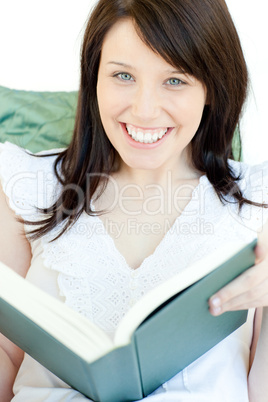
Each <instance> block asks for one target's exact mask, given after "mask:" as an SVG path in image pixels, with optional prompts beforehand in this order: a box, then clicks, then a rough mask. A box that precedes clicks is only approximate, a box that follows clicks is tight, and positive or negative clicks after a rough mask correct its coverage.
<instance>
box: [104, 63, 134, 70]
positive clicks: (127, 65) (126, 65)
mask: <svg viewBox="0 0 268 402" xmlns="http://www.w3.org/2000/svg"><path fill="white" fill-rule="evenodd" d="M107 64H115V65H117V66H122V67H126V68H132V69H133V70H135V67H133V66H131V65H130V64H126V63H121V62H120V61H109V62H108V63H107Z"/></svg>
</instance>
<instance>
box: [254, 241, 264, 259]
mask: <svg viewBox="0 0 268 402" xmlns="http://www.w3.org/2000/svg"><path fill="white" fill-rule="evenodd" d="M265 255H266V247H264V245H263V244H262V243H258V244H257V246H256V247H255V257H256V258H255V264H259V263H260V262H261V261H262V260H263V259H264V258H265Z"/></svg>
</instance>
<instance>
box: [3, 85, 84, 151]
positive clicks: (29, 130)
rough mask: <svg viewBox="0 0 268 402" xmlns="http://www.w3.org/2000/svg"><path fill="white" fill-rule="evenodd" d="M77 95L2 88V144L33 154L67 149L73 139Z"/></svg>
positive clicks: (74, 93) (73, 93)
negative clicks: (11, 144)
mask: <svg viewBox="0 0 268 402" xmlns="http://www.w3.org/2000/svg"><path fill="white" fill-rule="evenodd" d="M76 106H77V92H33V91H18V90H14V89H9V88H5V87H1V86H0V142H4V141H9V142H12V143H14V144H17V145H19V146H21V147H23V148H26V149H28V150H30V151H32V152H38V151H41V150H46V149H52V148H59V147H60V148H61V147H66V146H67V145H68V144H69V142H70V140H71V137H72V133H73V128H74V120H75V112H76Z"/></svg>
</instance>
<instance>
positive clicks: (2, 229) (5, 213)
mask: <svg viewBox="0 0 268 402" xmlns="http://www.w3.org/2000/svg"><path fill="white" fill-rule="evenodd" d="M0 261H2V262H4V263H5V264H6V265H9V266H10V267H12V268H13V269H14V270H15V271H16V272H18V273H19V274H20V275H22V276H25V275H26V273H27V270H28V268H29V266H30V261H31V249H30V245H29V243H28V241H27V240H26V237H25V233H24V229H23V224H21V223H19V222H18V221H17V219H16V216H15V214H14V213H13V212H12V211H11V209H10V208H9V206H8V202H7V200H6V197H5V195H4V193H3V190H2V188H1V186H0ZM22 359H23V352H22V351H21V350H20V349H19V348H18V347H17V346H15V345H14V344H13V343H11V342H10V341H9V340H8V339H6V338H5V337H4V336H3V335H1V334H0V400H1V401H2V402H8V401H10V400H11V397H12V386H13V382H14V379H15V376H16V374H17V371H18V368H19V366H20V364H21V361H22Z"/></svg>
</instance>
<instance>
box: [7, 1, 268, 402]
mask: <svg viewBox="0 0 268 402" xmlns="http://www.w3.org/2000/svg"><path fill="white" fill-rule="evenodd" d="M247 79H248V77H247V69H246V65H245V61H244V58H243V54H242V51H241V46H240V42H239V38H238V36H237V33H236V30H235V28H234V25H233V23H232V20H231V17H230V15H229V12H228V9H227V7H226V4H225V2H224V1H223V0H217V1H214V2H211V1H209V0H193V1H191V2H185V1H180V0H165V1H162V2H159V1H157V0H110V1H109V2H107V1H106V0H101V1H99V2H98V4H97V5H96V8H95V10H94V11H93V13H92V15H91V17H90V20H89V22H88V25H87V29H86V32H85V37H84V43H83V50H82V62H81V85H80V92H79V102H78V110H77V118H76V124H75V129H74V136H73V140H72V142H71V144H70V146H69V147H68V148H67V149H66V150H64V151H63V152H59V153H58V156H55V155H54V156H53V155H50V156H48V155H47V156H46V157H42V158H36V157H33V156H31V155H28V154H26V153H25V152H24V151H22V150H21V149H19V148H17V147H15V146H12V145H10V144H5V145H2V146H1V153H0V172H1V178H2V185H3V190H4V192H3V193H2V195H1V208H0V211H1V212H0V213H1V218H0V219H1V222H2V225H1V232H0V233H1V234H0V236H1V241H2V242H1V244H2V245H3V247H2V249H1V254H0V258H1V260H2V261H3V262H5V263H7V264H8V265H10V266H12V267H13V268H14V269H16V270H17V271H18V272H20V273H21V274H22V275H26V273H27V277H28V278H29V280H31V281H33V282H34V283H36V284H38V286H40V287H42V288H43V289H45V290H46V291H47V292H49V293H51V294H53V295H54V296H55V297H57V298H60V299H62V300H63V301H65V302H66V303H67V304H68V305H69V306H71V307H72V308H74V309H76V310H77V311H79V312H80V313H81V314H84V315H85V316H87V317H88V318H89V319H91V320H92V321H94V322H95V323H96V324H97V325H99V326H100V327H102V328H103V329H104V330H105V331H106V332H107V333H108V334H110V335H111V336H113V332H114V330H115V328H116V326H117V323H118V322H119V320H120V319H121V318H122V317H123V315H124V313H125V312H126V311H127V310H128V309H129V308H130V307H131V305H133V304H134V303H135V302H136V301H137V300H138V299H139V298H140V297H142V295H143V294H144V293H146V292H148V291H149V290H150V289H151V288H153V287H154V286H156V285H157V284H158V283H160V282H162V281H164V280H165V279H167V278H169V277H172V275H174V274H175V273H176V272H178V271H179V270H182V269H187V266H188V265H189V264H190V263H191V262H193V261H196V260H198V259H199V258H201V257H202V256H204V255H206V254H208V253H209V252H211V251H212V250H214V249H216V248H218V246H219V245H220V244H222V243H224V242H227V241H234V240H236V239H237V238H239V239H243V240H250V239H252V238H253V237H254V236H255V235H256V233H257V232H258V231H259V230H260V229H263V230H262V232H261V233H260V235H259V245H258V247H257V249H256V265H255V266H254V267H253V268H252V269H251V270H249V271H248V272H247V273H246V274H244V275H242V276H241V277H240V278H238V279H237V280H235V281H233V282H232V283H231V284H230V285H228V286H227V287H226V288H225V289H222V290H221V291H220V292H218V293H217V295H214V296H213V297H212V298H211V299H210V309H211V313H212V314H221V313H223V312H224V311H226V310H233V309H241V308H242V309H248V308H257V309H256V311H255V310H251V313H250V314H249V319H248V321H247V323H246V324H245V325H244V326H242V327H241V328H240V329H238V330H237V331H235V332H234V333H233V334H231V335H230V336H229V337H228V338H226V339H225V340H223V341H222V342H221V343H220V344H218V345H217V346H216V347H214V348H213V349H211V350H210V351H209V352H208V353H206V354H205V355H204V356H202V357H201V358H200V359H198V360H197V361H196V362H194V363H193V364H191V365H190V366H189V367H187V368H186V369H185V370H183V371H182V372H180V373H178V374H177V375H176V376H175V377H174V378H172V379H171V380H170V381H168V382H167V383H166V384H163V385H162V386H161V387H160V388H159V389H157V390H156V391H155V392H154V393H153V394H152V395H150V396H149V397H148V400H151V401H163V400H165V401H175V400H183V401H186V400H187V401H188V400H192V401H201V400H205V401H209V400H211V401H212V400H213V401H215V400H216V401H225V400H228V401H232V400H233V401H237V400H239V401H247V400H250V401H258V402H259V401H262V400H265V397H266V395H267V382H266V377H267V370H268V369H267V367H268V366H267V364H266V363H267V356H268V354H267V347H268V345H267V339H268V338H267V334H268V324H267V321H268V317H267V307H266V306H267V305H268V296H267V294H268V285H267V278H268V257H267V241H268V240H267V238H268V236H267V232H268V229H267V223H266V224H264V222H265V218H267V210H266V209H264V208H263V203H264V202H266V203H267V201H268V195H267V186H268V166H267V163H266V164H263V165H260V166H256V167H252V168H251V167H249V166H246V165H244V164H240V163H239V162H234V161H233V160H232V140H233V136H234V132H235V128H236V127H237V124H238V122H239V117H240V114H241V109H242V106H243V103H244V101H245V98H246V92H247ZM54 165H55V170H54ZM252 177H254V182H253V184H252V183H250V179H251V178H252ZM40 188H42V192H41V196H40ZM259 188H261V190H262V192H261V194H260V192H259V191H255V190H256V189H259ZM4 193H5V194H4ZM6 196H7V198H8V202H9V203H10V206H8V204H7V203H6V199H5V197H6ZM35 207H38V208H39V209H38V210H36V208H35ZM12 210H13V211H14V212H15V213H16V214H17V215H18V216H19V217H21V218H22V219H23V220H24V222H25V227H23V226H22V223H21V222H18V220H16V217H15V214H14V212H12ZM264 213H266V215H265V214H264ZM260 218H262V219H260ZM33 225H37V227H36V228H35V229H34V230H32V229H33ZM205 225H206V227H207V228H210V230H204V229H203V228H204V226H205ZM185 227H186V228H188V229H187V230H186V231H185ZM196 227H198V230H194V229H193V228H196ZM24 229H25V230H26V232H27V235H25V233H24ZM168 229H170V230H168ZM29 231H30V232H31V233H30V234H29ZM263 307H264V308H263ZM262 308H263V312H264V314H263V317H262ZM261 321H262V326H261ZM1 344H2V349H1V364H2V367H1V370H2V371H1V382H2V383H1V392H2V394H1V400H2V401H5V400H6V401H9V400H10V399H11V395H12V392H14V394H15V396H14V398H13V400H14V401H23V400H33V401H35V402H36V401H45V400H46V401H48V400H53V401H54V400H66V401H67V400H68V401H69V400H82V399H84V397H83V396H82V395H79V394H78V393H77V392H76V391H74V390H71V389H69V388H68V387H67V386H66V385H65V384H64V383H63V382H62V381H60V380H59V379H57V378H56V377H55V376H53V375H52V374H51V373H49V372H48V371H47V370H45V369H44V368H42V367H41V366H40V365H39V364H37V363H36V362H34V361H33V360H32V359H31V358H29V356H27V355H26V356H25V357H24V360H23V362H22V358H23V354H22V352H21V351H19V350H18V349H17V348H16V347H15V346H14V345H12V344H10V342H8V341H7V340H5V339H4V338H3V339H2V340H1ZM2 362H3V363H2ZM21 362H22V364H21ZM19 366H20V369H19V371H18V374H17V376H16V373H17V370H18V367H19ZM2 373H3V374H2ZM223 373H224V374H223ZM15 376H16V379H15ZM14 379H15V384H14V387H13V391H11V388H12V384H13V382H14Z"/></svg>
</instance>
